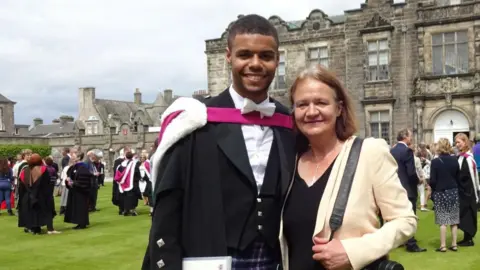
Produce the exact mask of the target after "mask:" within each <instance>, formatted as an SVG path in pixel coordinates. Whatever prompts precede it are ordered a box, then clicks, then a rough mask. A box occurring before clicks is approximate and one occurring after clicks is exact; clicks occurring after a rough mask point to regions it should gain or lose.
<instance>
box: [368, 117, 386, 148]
mask: <svg viewBox="0 0 480 270" xmlns="http://www.w3.org/2000/svg"><path fill="white" fill-rule="evenodd" d="M370 133H371V134H370V136H372V137H374V138H382V139H384V140H385V141H387V143H388V144H390V112H389V111H377V112H370Z"/></svg>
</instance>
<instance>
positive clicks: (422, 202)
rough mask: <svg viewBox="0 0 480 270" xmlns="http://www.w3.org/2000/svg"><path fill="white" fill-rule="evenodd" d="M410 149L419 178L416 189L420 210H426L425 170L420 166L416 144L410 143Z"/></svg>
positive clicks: (418, 150)
mask: <svg viewBox="0 0 480 270" xmlns="http://www.w3.org/2000/svg"><path fill="white" fill-rule="evenodd" d="M412 150H413V153H415V154H414V156H413V157H414V160H415V170H416V171H417V176H418V179H419V180H420V183H419V184H418V185H417V189H418V194H419V195H420V210H421V211H426V210H427V198H426V197H425V189H426V185H427V183H426V178H425V172H424V171H423V168H422V159H421V158H420V157H419V156H420V149H419V148H418V147H417V146H416V145H412Z"/></svg>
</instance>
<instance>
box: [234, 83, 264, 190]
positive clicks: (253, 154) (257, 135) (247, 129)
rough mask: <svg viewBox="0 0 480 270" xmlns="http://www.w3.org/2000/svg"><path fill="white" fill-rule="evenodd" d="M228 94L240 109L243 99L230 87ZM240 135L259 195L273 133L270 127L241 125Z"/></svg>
mask: <svg viewBox="0 0 480 270" xmlns="http://www.w3.org/2000/svg"><path fill="white" fill-rule="evenodd" d="M229 92H230V96H231V97H232V99H233V103H234V104H235V108H237V109H242V107H243V102H244V98H243V97H242V96H240V95H239V94H238V93H237V92H236V91H235V90H234V89H233V86H232V85H231V86H230V88H229ZM266 103H269V99H268V97H267V99H266V100H264V101H262V102H261V103H260V104H266ZM242 133H243V138H244V140H245V146H246V148H247V154H248V159H249V160H250V166H251V167H252V171H253V176H254V177H255V182H256V183H257V191H258V192H259V193H260V190H261V188H262V185H263V178H264V177H265V169H266V168H267V162H268V157H269V155H270V148H271V147H272V142H273V131H272V129H271V128H270V127H263V126H258V125H242Z"/></svg>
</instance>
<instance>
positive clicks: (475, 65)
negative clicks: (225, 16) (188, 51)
mask: <svg viewBox="0 0 480 270" xmlns="http://www.w3.org/2000/svg"><path fill="white" fill-rule="evenodd" d="M240 16H241V15H240ZM269 20H270V22H271V23H272V24H273V25H275V27H276V28H277V29H278V32H279V35H280V64H279V67H278V69H277V75H276V77H275V79H274V82H273V83H272V86H271V91H270V92H271V94H272V96H274V97H277V98H278V99H279V100H280V101H281V102H283V103H285V104H286V105H289V104H288V98H287V97H288V88H289V87H290V86H291V84H292V83H293V81H294V79H295V77H296V74H297V73H298V72H299V70H301V69H303V68H305V67H307V66H308V65H309V64H312V63H313V64H317V63H319V64H322V65H324V66H326V67H328V68H329V69H330V70H332V71H333V72H335V73H336V74H337V76H338V77H339V78H340V79H341V80H342V81H343V82H344V85H345V86H346V87H347V89H348V90H349V92H350V94H351V97H352V98H353V100H354V102H355V107H356V114H357V117H358V121H359V123H360V125H359V126H360V131H359V134H360V135H361V136H373V137H382V138H384V139H385V140H387V142H389V143H394V142H395V134H396V132H397V131H398V130H400V129H401V128H405V127H410V128H412V129H413V130H414V133H415V136H416V140H417V142H420V141H424V142H427V143H431V142H434V141H436V140H438V139H439V138H441V137H447V138H449V139H450V140H453V137H454V135H455V134H456V133H458V132H465V133H467V134H469V136H470V137H471V138H474V137H475V134H477V133H480V122H479V121H480V117H479V116H480V88H479V87H480V1H476V0H436V1H435V0H406V1H405V2H403V3H394V1H393V0H366V1H365V3H364V4H361V5H360V7H359V8H358V9H354V10H347V11H344V12H343V14H340V15H338V14H333V16H330V15H327V14H325V13H324V12H322V11H321V10H319V9H315V10H313V11H311V12H310V14H309V15H308V17H307V18H306V19H304V20H298V21H292V22H287V21H284V20H283V19H282V18H280V17H278V16H271V17H270V18H269ZM227 33H228V27H227V29H226V30H225V32H224V33H223V34H222V35H221V36H220V38H216V39H211V40H207V41H206V54H207V61H208V63H207V64H208V65H207V69H208V89H209V91H210V94H211V95H216V94H218V93H219V92H221V91H222V90H224V89H225V88H226V87H227V86H228V85H229V84H230V77H231V76H230V72H229V66H228V64H227V63H226V61H225V47H226V37H227Z"/></svg>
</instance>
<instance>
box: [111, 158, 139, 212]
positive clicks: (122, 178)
mask: <svg viewBox="0 0 480 270" xmlns="http://www.w3.org/2000/svg"><path fill="white" fill-rule="evenodd" d="M140 178H141V177H140V162H138V160H136V159H134V158H133V153H132V152H130V151H128V152H126V153H125V160H124V161H123V162H122V163H121V164H120V165H119V166H118V167H117V171H116V173H115V177H114V181H115V182H117V183H118V189H119V192H120V194H121V195H120V199H121V201H122V202H121V203H122V205H123V211H124V212H123V215H124V216H130V215H131V216H137V212H136V211H135V209H136V208H137V206H138V201H139V200H141V199H142V194H141V192H140V187H139V181H140Z"/></svg>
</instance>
